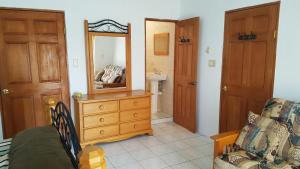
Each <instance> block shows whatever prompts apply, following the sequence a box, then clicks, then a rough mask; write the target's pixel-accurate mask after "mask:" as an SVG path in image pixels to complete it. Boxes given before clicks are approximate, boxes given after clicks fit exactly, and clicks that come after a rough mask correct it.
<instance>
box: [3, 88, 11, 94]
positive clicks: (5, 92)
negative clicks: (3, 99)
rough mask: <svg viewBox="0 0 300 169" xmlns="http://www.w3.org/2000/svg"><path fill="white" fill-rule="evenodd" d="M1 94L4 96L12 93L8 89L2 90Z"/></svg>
mask: <svg viewBox="0 0 300 169" xmlns="http://www.w3.org/2000/svg"><path fill="white" fill-rule="evenodd" d="M1 93H2V94H3V95H8V94H9V93H10V91H9V90H8V89H2V90H1Z"/></svg>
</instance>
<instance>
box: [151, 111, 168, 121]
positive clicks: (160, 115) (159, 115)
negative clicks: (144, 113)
mask: <svg viewBox="0 0 300 169" xmlns="http://www.w3.org/2000/svg"><path fill="white" fill-rule="evenodd" d="M151 116H152V120H157V119H164V118H171V117H173V115H172V114H168V113H163V112H157V113H153V114H152V115H151Z"/></svg>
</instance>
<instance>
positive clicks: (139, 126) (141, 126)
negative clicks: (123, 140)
mask: <svg viewBox="0 0 300 169" xmlns="http://www.w3.org/2000/svg"><path fill="white" fill-rule="evenodd" d="M150 128H151V127H150V120H143V121H138V122H132V123H124V124H121V125H120V133H121V134H126V133H132V132H137V131H142V130H147V129H150Z"/></svg>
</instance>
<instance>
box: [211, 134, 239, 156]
mask: <svg viewBox="0 0 300 169" xmlns="http://www.w3.org/2000/svg"><path fill="white" fill-rule="evenodd" d="M239 135H240V131H238V130H237V131H230V132H226V133H221V134H218V135H214V136H211V137H210V138H211V139H212V140H213V141H214V158H216V157H218V156H220V155H222V154H223V153H224V150H225V149H227V148H228V147H229V148H230V147H232V146H233V144H234V143H235V141H236V140H237V138H238V137H239ZM225 151H227V150H225Z"/></svg>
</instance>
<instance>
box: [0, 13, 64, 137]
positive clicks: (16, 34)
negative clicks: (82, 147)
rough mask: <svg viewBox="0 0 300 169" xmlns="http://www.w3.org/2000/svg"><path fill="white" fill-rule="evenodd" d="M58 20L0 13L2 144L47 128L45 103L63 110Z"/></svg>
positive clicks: (59, 16)
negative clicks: (28, 131) (60, 103)
mask: <svg viewBox="0 0 300 169" xmlns="http://www.w3.org/2000/svg"><path fill="white" fill-rule="evenodd" d="M65 48H66V47H65V36H64V14H63V13H59V12H40V11H29V10H26V11H24V10H9V9H2V10H0V64H1V65H0V88H1V90H2V89H7V90H8V91H9V92H8V93H4V92H2V94H1V100H2V103H3V108H2V112H3V114H2V115H3V123H4V136H5V138H8V137H12V136H13V135H14V134H16V133H17V132H19V131H21V130H24V129H26V128H31V127H37V126H43V125H46V124H49V114H48V113H49V112H48V111H47V108H46V107H47V102H48V99H49V98H53V99H54V100H56V101H63V102H64V103H66V105H69V86H68V76H67V60H66V49H65Z"/></svg>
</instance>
